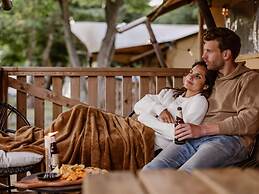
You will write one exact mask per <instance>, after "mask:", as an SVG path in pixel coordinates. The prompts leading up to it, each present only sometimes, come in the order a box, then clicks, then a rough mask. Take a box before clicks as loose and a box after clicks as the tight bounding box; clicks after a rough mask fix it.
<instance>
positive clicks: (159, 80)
mask: <svg viewBox="0 0 259 194" xmlns="http://www.w3.org/2000/svg"><path fill="white" fill-rule="evenodd" d="M165 87H166V77H162V76H157V77H156V93H159V92H160V90H161V89H163V88H165Z"/></svg>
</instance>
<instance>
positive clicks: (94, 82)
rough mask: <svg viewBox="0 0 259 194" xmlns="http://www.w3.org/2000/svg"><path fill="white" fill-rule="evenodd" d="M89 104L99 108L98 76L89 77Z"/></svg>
mask: <svg viewBox="0 0 259 194" xmlns="http://www.w3.org/2000/svg"><path fill="white" fill-rule="evenodd" d="M87 81H88V104H89V105H92V106H97V98H98V96H97V95H98V79H97V76H89V77H88V80H87Z"/></svg>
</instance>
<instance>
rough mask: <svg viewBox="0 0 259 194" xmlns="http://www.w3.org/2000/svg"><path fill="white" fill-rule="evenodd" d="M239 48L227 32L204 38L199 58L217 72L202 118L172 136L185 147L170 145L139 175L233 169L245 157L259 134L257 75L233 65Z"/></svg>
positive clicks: (219, 30) (214, 32)
mask: <svg viewBox="0 0 259 194" xmlns="http://www.w3.org/2000/svg"><path fill="white" fill-rule="evenodd" d="M240 47H241V43H240V38H239V37H238V35H236V34H235V33H234V32H233V31H231V30H229V29H227V28H214V29H211V30H208V31H207V32H206V33H205V35H204V53H203V56H202V58H203V60H204V61H205V62H206V64H207V66H208V69H211V70H217V71H218V77H217V79H216V82H215V85H214V88H213V92H212V95H211V96H210V98H209V99H208V101H209V109H208V112H207V114H206V116H205V119H204V121H203V123H202V124H201V125H194V124H190V123H186V124H180V125H178V126H177V127H176V131H175V137H176V138H177V139H178V140H187V142H186V143H185V144H184V145H175V144H173V143H172V144H170V145H169V146H168V147H166V148H165V149H164V150H163V151H162V152H161V153H160V154H159V155H158V156H157V157H156V158H154V159H153V160H152V161H151V162H150V163H148V164H147V165H146V166H144V170H146V169H156V168H178V169H180V170H185V171H187V172H191V171H192V170H193V169H197V168H212V167H223V166H229V165H233V164H235V163H238V162H241V161H243V160H245V159H247V158H248V157H249V154H250V153H251V150H252V148H253V145H254V143H255V137H256V134H257V133H258V130H259V98H258V92H259V74H258V73H256V72H255V71H252V70H250V69H248V68H247V67H245V66H244V65H243V64H237V63H235V59H236V57H237V56H238V54H239V51H240ZM197 111H199V110H197Z"/></svg>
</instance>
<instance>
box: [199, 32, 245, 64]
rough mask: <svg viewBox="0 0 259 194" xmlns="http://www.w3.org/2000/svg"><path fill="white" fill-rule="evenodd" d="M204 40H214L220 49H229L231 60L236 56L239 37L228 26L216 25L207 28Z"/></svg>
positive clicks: (239, 43) (239, 44)
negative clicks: (215, 26) (216, 26)
mask: <svg viewBox="0 0 259 194" xmlns="http://www.w3.org/2000/svg"><path fill="white" fill-rule="evenodd" d="M203 40H204V41H210V40H216V41H218V43H219V49H220V51H221V52H222V51H224V50H227V49H229V50H231V53H232V56H233V60H235V59H236V58H237V56H238V55H239V52H240V48H241V41H240V37H239V36H238V35H237V34H236V33H235V32H233V31H232V30H230V29H228V28H223V27H218V28H212V29H209V30H207V31H206V32H205V33H204V36H203Z"/></svg>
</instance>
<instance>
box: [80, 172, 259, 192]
mask: <svg viewBox="0 0 259 194" xmlns="http://www.w3.org/2000/svg"><path fill="white" fill-rule="evenodd" d="M258 179H259V171H258V170H255V169H245V170H241V169H238V168H226V169H211V170H196V171H194V172H193V173H192V174H188V173H186V172H181V171H176V170H172V169H168V170H150V171H145V172H143V171H140V172H138V173H137V174H134V173H133V172H129V171H124V172H112V173H110V174H106V175H97V176H95V175H93V176H89V177H86V178H85V180H84V183H83V188H82V193H83V194H122V193H123V194H257V193H258V191H259V184H258Z"/></svg>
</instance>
